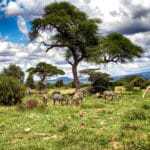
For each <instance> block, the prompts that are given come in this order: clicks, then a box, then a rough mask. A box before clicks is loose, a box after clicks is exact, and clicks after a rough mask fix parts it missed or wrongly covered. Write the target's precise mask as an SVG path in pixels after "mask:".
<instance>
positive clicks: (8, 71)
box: [2, 64, 24, 82]
mask: <svg viewBox="0 0 150 150" xmlns="http://www.w3.org/2000/svg"><path fill="white" fill-rule="evenodd" d="M2 74H3V75H6V76H11V77H13V78H16V79H18V80H19V81H21V82H23V81H24V72H23V71H22V69H21V68H20V67H19V66H16V65H15V64H10V65H9V66H8V68H4V70H3V71H2Z"/></svg>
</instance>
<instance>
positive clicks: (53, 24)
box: [29, 2, 100, 89]
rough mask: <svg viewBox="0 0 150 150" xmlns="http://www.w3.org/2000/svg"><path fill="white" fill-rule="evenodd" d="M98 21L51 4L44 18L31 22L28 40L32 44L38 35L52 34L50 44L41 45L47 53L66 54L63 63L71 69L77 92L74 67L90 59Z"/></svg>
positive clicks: (68, 7)
mask: <svg viewBox="0 0 150 150" xmlns="http://www.w3.org/2000/svg"><path fill="white" fill-rule="evenodd" d="M98 23H100V21H99V20H96V19H90V18H88V16H87V15H86V14H85V13H84V12H82V11H80V10H79V9H78V8H76V7H75V6H73V5H72V4H70V3H68V2H60V3H57V2H55V3H52V4H50V5H49V6H47V7H46V8H45V11H44V15H43V16H42V17H41V18H39V19H35V20H34V21H33V22H32V32H30V34H29V35H30V38H31V39H32V40H33V39H35V38H36V37H37V36H38V35H39V34H40V31H41V30H42V31H43V30H44V31H52V30H55V35H54V36H53V38H52V39H53V40H52V41H51V43H50V42H48V43H46V41H43V42H42V43H43V44H44V45H45V46H46V47H47V50H46V51H49V50H50V49H53V48H57V47H58V48H64V49H65V50H66V55H65V58H66V61H67V62H68V63H69V64H70V65H71V66H72V73H73V77H74V82H75V86H76V89H79V88H80V82H79V78H78V71H77V67H78V65H79V63H80V62H81V61H82V60H84V59H87V58H88V57H90V49H91V48H93V47H95V46H97V44H98V37H97V31H98V26H97V24H98Z"/></svg>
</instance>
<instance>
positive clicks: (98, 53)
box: [91, 33, 143, 63]
mask: <svg viewBox="0 0 150 150" xmlns="http://www.w3.org/2000/svg"><path fill="white" fill-rule="evenodd" d="M92 53H93V57H91V59H92V61H95V62H96V63H109V62H114V63H118V62H120V63H125V62H128V61H132V60H133V59H134V58H135V57H141V54H142V53H143V49H142V48H141V47H140V46H137V45H136V44H134V43H132V42H131V41H130V40H129V39H128V38H126V37H125V36H123V35H122V34H120V33H111V34H109V35H107V36H105V37H103V38H101V39H100V40H99V46H98V48H97V49H95V50H93V51H92Z"/></svg>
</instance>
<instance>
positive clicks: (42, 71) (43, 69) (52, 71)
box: [27, 62, 64, 82]
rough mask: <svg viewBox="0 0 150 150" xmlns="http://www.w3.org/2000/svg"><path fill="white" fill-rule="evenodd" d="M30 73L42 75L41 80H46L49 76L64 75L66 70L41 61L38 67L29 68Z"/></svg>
mask: <svg viewBox="0 0 150 150" xmlns="http://www.w3.org/2000/svg"><path fill="white" fill-rule="evenodd" d="M27 72H29V74H30V75H34V74H36V75H37V76H39V77H40V80H41V82H44V81H45V79H46V78H47V77H51V76H54V75H64V71H63V70H61V69H58V68H57V67H56V66H53V65H51V64H47V63H45V62H40V63H38V64H37V65H36V67H35V68H34V67H31V68H29V69H28V70H27Z"/></svg>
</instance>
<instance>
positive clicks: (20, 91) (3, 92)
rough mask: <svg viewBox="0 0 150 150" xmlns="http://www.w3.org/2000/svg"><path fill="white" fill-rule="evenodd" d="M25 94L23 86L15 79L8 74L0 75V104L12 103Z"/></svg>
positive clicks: (15, 102)
mask: <svg viewBox="0 0 150 150" xmlns="http://www.w3.org/2000/svg"><path fill="white" fill-rule="evenodd" d="M24 96H25V87H24V86H23V85H22V84H21V83H20V82H19V81H18V80H17V79H14V78H12V77H8V76H0V104H3V105H14V104H17V103H20V102H21V99H22V98H23V97H24Z"/></svg>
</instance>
